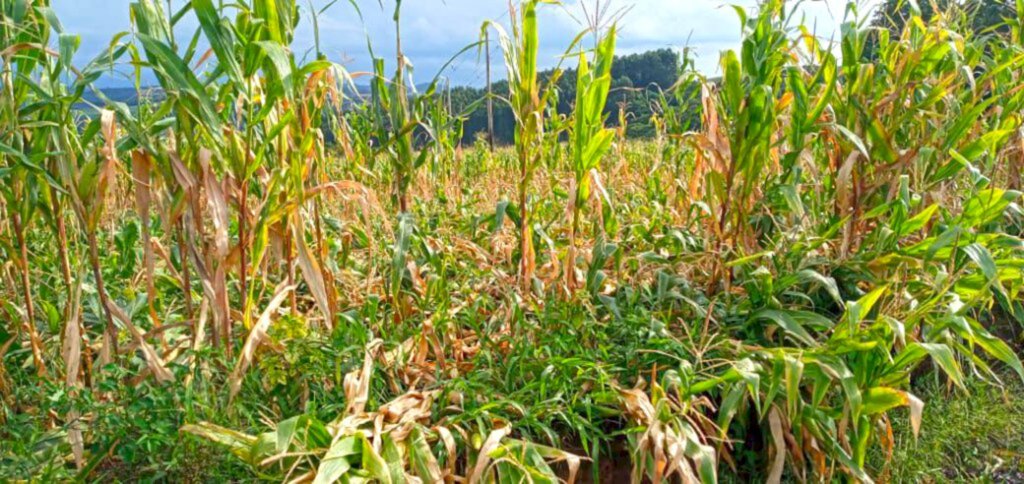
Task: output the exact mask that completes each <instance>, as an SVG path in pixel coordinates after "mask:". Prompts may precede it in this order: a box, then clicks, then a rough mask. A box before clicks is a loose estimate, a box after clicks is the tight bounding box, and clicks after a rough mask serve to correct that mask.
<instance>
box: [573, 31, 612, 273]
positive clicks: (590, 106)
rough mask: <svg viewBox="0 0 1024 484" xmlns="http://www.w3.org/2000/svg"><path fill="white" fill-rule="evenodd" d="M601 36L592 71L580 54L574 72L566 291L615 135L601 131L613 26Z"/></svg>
mask: <svg viewBox="0 0 1024 484" xmlns="http://www.w3.org/2000/svg"><path fill="white" fill-rule="evenodd" d="M603 35H604V37H603V38H601V39H600V40H598V42H597V46H596V49H595V51H594V60H593V64H594V67H593V68H591V67H590V64H591V61H589V60H587V56H586V54H585V53H582V52H581V53H580V55H579V65H578V67H577V69H576V105H575V112H574V113H573V127H572V170H573V176H574V177H575V183H574V186H575V188H576V189H575V192H574V193H573V194H572V200H571V202H570V206H571V210H570V212H571V213H572V225H571V226H570V227H569V249H568V252H567V253H566V259H565V262H566V264H565V275H566V279H565V281H566V286H567V287H568V289H569V291H573V290H574V289H575V288H576V236H577V233H578V232H579V228H580V210H581V208H582V207H583V206H584V205H585V204H586V203H587V200H588V199H589V198H590V194H591V185H592V183H597V184H599V185H600V183H601V180H600V178H599V177H600V175H599V173H598V171H597V169H598V167H599V166H600V164H601V159H602V157H604V155H605V154H606V153H607V152H608V150H609V149H611V146H612V142H613V141H614V140H615V131H614V130H611V129H608V128H605V127H604V121H605V112H604V108H605V103H606V102H607V100H608V91H609V90H610V89H611V83H612V76H611V71H612V61H613V60H614V58H615V26H614V25H613V26H612V27H611V28H610V29H608V31H607V32H606V33H604V34H603Z"/></svg>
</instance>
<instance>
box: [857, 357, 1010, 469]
mask: <svg viewBox="0 0 1024 484" xmlns="http://www.w3.org/2000/svg"><path fill="white" fill-rule="evenodd" d="M1005 381H1006V385H1005V388H999V387H994V386H992V385H990V384H987V383H985V382H980V381H977V380H972V381H971V383H970V384H969V385H968V387H967V388H968V391H969V393H966V394H965V393H963V392H959V391H956V392H950V391H949V390H948V389H947V388H946V385H945V384H944V383H942V382H939V381H936V380H935V379H934V378H922V381H921V382H919V384H918V385H917V387H918V389H917V390H916V391H917V393H918V394H920V395H922V398H925V399H926V400H927V401H928V405H926V406H925V410H924V416H923V418H922V422H923V425H924V427H923V430H922V431H921V435H920V436H919V438H918V439H916V440H915V439H914V438H913V434H912V433H911V432H910V425H909V421H908V419H907V417H906V415H904V414H899V415H896V416H895V418H894V419H893V425H894V427H895V428H896V432H895V447H894V449H893V455H892V462H891V464H890V466H889V468H888V470H887V471H885V472H887V475H888V476H889V478H890V480H891V482H1017V481H1020V480H1022V479H1024V385H1022V384H1021V382H1020V381H1019V379H1017V378H1010V377H1009V376H1007V377H1006V379H1005ZM884 460H885V459H884V456H883V455H881V453H876V454H875V455H873V456H872V461H873V463H874V465H875V466H876V467H878V468H882V467H883V466H884V464H883V462H884Z"/></svg>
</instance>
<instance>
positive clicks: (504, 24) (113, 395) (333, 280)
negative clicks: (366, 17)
mask: <svg viewBox="0 0 1024 484" xmlns="http://www.w3.org/2000/svg"><path fill="white" fill-rule="evenodd" d="M919 1H921V2H923V1H924V0H919ZM332 3H333V2H332ZM342 3H344V2H342ZM552 3H555V2H552V1H548V0H523V1H522V2H516V3H512V4H510V5H509V13H508V15H507V16H506V17H504V18H503V19H493V20H488V19H480V39H469V41H470V42H471V43H470V44H469V45H468V46H467V47H466V49H465V50H464V51H463V52H461V53H458V54H457V55H462V56H470V57H472V56H474V55H478V54H480V52H481V51H482V49H484V48H486V43H487V42H491V43H493V44H495V45H496V46H498V47H499V48H500V52H501V53H502V55H501V56H500V57H499V58H497V59H496V66H497V68H498V69H501V70H503V71H504V76H505V79H507V81H508V84H507V86H508V88H507V91H495V92H494V93H493V96H492V99H491V101H493V102H495V103H503V104H505V105H507V106H509V107H510V108H511V111H512V113H513V115H514V122H515V142H514V143H513V144H512V145H510V146H504V147H498V148H497V149H495V150H493V151H492V150H490V149H489V148H488V146H487V145H486V143H484V142H482V141H481V142H479V143H477V144H475V145H472V146H468V145H466V146H463V145H462V144H461V142H460V140H461V139H462V133H461V129H462V120H463V119H464V118H465V116H466V114H467V113H465V112H457V111H455V110H453V109H452V108H451V107H450V102H448V100H446V96H445V89H444V88H443V86H442V84H441V81H440V79H441V77H440V76H438V77H436V78H434V79H433V80H432V81H431V82H430V83H429V84H426V85H425V86H427V87H426V88H422V86H424V84H417V83H416V82H415V80H414V78H413V69H412V61H414V60H415V59H412V60H410V59H408V58H406V56H405V54H404V51H403V48H402V35H401V25H402V22H403V21H404V20H406V19H404V18H403V17H402V11H401V8H402V2H401V1H400V0H398V1H387V2H383V3H382V4H379V5H378V3H377V2H359V3H358V4H357V3H355V2H354V0H353V3H352V4H351V5H340V6H338V7H336V8H339V9H340V8H342V7H344V8H348V9H349V10H347V12H350V13H351V15H352V16H353V17H356V16H358V15H361V14H359V9H360V8H362V9H370V8H385V9H388V12H389V15H390V14H391V13H392V12H393V21H394V27H395V28H394V33H395V36H394V42H395V46H394V47H395V49H394V51H395V52H397V56H396V57H395V58H394V59H390V58H389V59H384V58H379V57H376V54H374V53H373V52H372V47H371V53H370V55H371V56H372V57H373V59H374V61H373V70H372V71H370V72H353V71H350V70H348V69H347V68H346V67H344V66H343V65H342V64H340V63H338V62H335V61H332V60H330V59H329V58H328V57H327V56H326V55H325V54H323V53H322V52H320V50H319V43H318V47H317V49H316V50H315V51H314V52H313V53H312V54H310V55H302V53H301V52H299V53H296V52H295V50H293V42H294V40H295V33H296V28H297V26H298V25H299V23H300V22H309V21H312V22H314V23H315V22H316V20H317V16H318V15H320V14H322V13H323V11H324V10H320V9H317V8H314V6H313V4H312V3H309V4H306V3H303V2H297V1H296V0H238V1H236V2H230V3H229V2H221V1H214V0H191V1H190V2H172V1H167V2H161V1H159V0H138V1H134V2H132V3H131V6H130V10H131V12H130V13H131V29H130V31H128V32H124V33H119V34H114V33H112V34H111V40H110V42H109V45H108V46H107V47H106V49H105V50H104V51H103V52H102V53H100V54H99V55H97V56H96V57H95V58H94V59H93V60H91V61H89V62H87V63H84V64H76V63H75V62H73V58H74V57H75V53H76V52H77V51H78V49H79V48H80V44H81V39H80V38H79V37H78V36H77V35H76V34H75V33H73V32H67V31H65V30H64V27H63V26H62V24H61V21H60V19H59V18H58V16H57V15H56V14H55V13H54V10H53V9H51V6H50V0H0V10H2V14H3V17H2V22H0V81H2V90H3V95H2V96H0V193H2V195H3V196H2V198H0V480H4V481H7V480H11V481H15V482H36V481H39V482H53V481H70V480H84V481H89V482H93V481H99V480H111V479H112V480H115V481H137V480H147V481H149V480H155V481H186V482H189V481H222V480H225V481H226V480H268V481H279V482H309V481H311V482H315V483H331V482H385V483H398V482H445V483H468V484H476V483H485V482H500V483H506V482H538V483H547V482H569V483H572V482H577V481H580V482H598V481H600V482H625V481H631V482H636V483H640V482H653V483H659V482H663V481H668V482H686V483H689V482H718V481H719V480H723V481H726V482H733V481H739V482H743V481H767V482H770V483H778V482H782V481H787V482H791V481H799V482H805V481H818V482H823V481H853V482H875V481H879V482H888V481H890V480H893V477H892V476H891V474H890V468H891V466H892V465H894V464H895V463H894V458H893V455H894V448H895V447H896V446H897V445H898V444H899V442H898V439H897V437H895V436H897V435H903V434H902V433H901V428H903V427H907V426H909V432H910V434H911V435H912V436H913V437H914V438H917V436H918V435H919V434H925V433H927V432H929V431H930V430H931V429H932V427H930V426H929V421H928V419H926V418H923V415H924V410H925V408H926V407H927V406H928V405H929V398H938V399H942V398H947V397H948V396H950V395H957V394H963V393H965V392H968V386H969V384H971V383H973V382H978V381H980V382H983V383H984V384H985V385H988V386H992V387H995V388H1004V387H1006V385H1008V384H1009V383H1010V381H1012V380H1024V366H1022V364H1021V360H1020V355H1021V354H1022V348H1024V338H1022V336H1021V334H1022V330H1024V296H1022V289H1024V239H1022V236H1024V210H1022V208H1021V202H1022V192H1021V190H1024V183H1022V178H1021V173H1022V172H1024V125H1022V123H1024V88H1022V86H1024V0H1015V3H1014V2H1013V1H1011V2H1009V3H1008V4H1007V9H1006V11H1007V12H1009V13H1008V14H1007V15H1006V16H1005V17H1004V18H1003V19H1002V23H1001V24H1000V25H999V28H998V29H991V30H982V31H977V30H976V29H972V27H971V26H972V14H971V12H970V10H969V9H965V8H961V7H960V5H959V4H958V3H956V2H953V3H951V4H950V5H949V6H947V7H946V8H944V9H941V10H939V11H938V12H937V13H935V14H934V15H931V16H930V17H925V16H923V15H922V14H921V11H920V9H919V7H918V5H917V4H915V3H914V2H913V1H910V2H908V4H910V5H911V7H912V8H910V16H909V18H908V19H907V21H906V22H905V25H903V26H902V27H901V28H900V29H899V30H897V31H890V30H885V29H878V28H875V27H873V26H872V25H870V24H869V22H868V17H867V13H866V12H864V11H861V7H860V6H859V5H858V4H857V3H856V2H851V3H849V4H848V5H847V6H846V9H845V12H836V14H837V15H839V16H841V17H842V18H843V19H845V20H843V24H842V28H841V30H840V31H838V32H837V33H836V36H835V38H832V39H824V38H821V37H819V36H817V35H815V33H814V30H813V27H812V26H809V25H806V24H805V23H804V22H803V21H802V20H801V17H800V15H799V14H798V2H793V1H790V2H787V1H785V0H763V1H761V2H760V3H759V5H758V6H757V7H756V8H754V9H752V10H746V9H742V8H737V18H738V24H739V26H740V28H741V31H742V42H741V44H740V46H739V47H738V48H737V49H735V50H726V51H724V52H722V53H721V57H720V64H719V65H720V69H719V73H718V74H715V75H714V76H712V75H710V74H707V73H702V72H699V71H697V70H696V69H695V68H694V64H693V62H691V60H690V59H689V58H685V57H684V62H683V68H682V69H681V70H680V72H679V73H678V75H679V77H678V81H677V82H676V84H675V85H673V86H671V87H667V88H666V89H664V90H663V91H662V92H661V94H660V97H659V98H658V99H655V100H652V106H653V110H654V116H653V119H652V122H653V124H654V125H655V126H656V128H657V129H656V135H655V136H654V138H652V139H644V140H636V139H627V138H626V136H625V134H624V133H625V125H626V124H627V123H628V119H627V116H625V115H624V114H623V115H621V116H619V118H618V122H617V123H614V122H613V121H615V120H614V119H609V118H610V117H609V116H608V114H607V113H608V112H609V111H610V110H613V109H614V107H612V106H609V105H608V104H607V103H606V100H607V99H608V96H609V91H610V89H611V84H612V79H611V74H610V72H611V69H612V65H613V63H614V59H615V55H616V39H617V37H618V34H619V28H620V27H621V26H620V25H618V24H617V22H618V21H620V20H621V16H618V15H616V14H615V12H613V11H611V10H609V9H607V8H601V7H600V5H601V4H600V3H598V4H597V6H595V8H593V9H591V10H590V11H588V15H589V16H588V18H587V22H585V23H586V24H587V25H585V26H584V27H581V29H580V32H579V35H578V36H577V37H576V38H575V39H574V40H573V41H572V42H571V43H570V44H569V45H555V46H552V47H556V48H557V49H558V50H559V51H561V52H564V55H563V56H561V57H560V58H559V59H558V62H559V67H558V68H556V69H555V71H554V74H553V75H550V76H548V75H541V72H540V68H539V64H540V63H542V62H543V60H539V55H540V54H539V52H540V51H541V46H542V42H547V40H546V39H545V37H544V35H543V32H544V29H545V25H544V24H543V19H544V17H543V15H538V12H539V11H543V10H544V9H554V8H559V7H558V6H556V5H552ZM183 18H194V19H195V20H196V24H197V25H198V29H196V31H195V32H189V33H188V35H187V36H185V35H182V34H181V29H180V28H178V27H179V22H181V21H182V19H183ZM452 54H456V53H452ZM116 69H120V70H124V69H128V70H129V71H130V76H131V77H132V78H134V79H135V89H136V90H137V91H138V94H139V96H138V102H137V103H135V104H128V103H125V102H120V101H116V100H111V99H108V98H107V97H106V96H105V94H104V93H103V91H102V90H100V89H99V88H98V87H97V82H98V81H99V80H100V79H101V77H103V76H104V75H106V74H107V73H109V72H111V71H112V70H116ZM418 74H420V73H418ZM563 74H566V75H568V74H571V75H572V76H573V78H574V79H575V85H576V91H575V93H574V96H575V97H574V100H573V102H572V106H573V109H571V110H569V111H564V110H563V112H560V111H559V109H558V107H557V106H558V100H559V96H560V95H565V93H560V92H559V90H558V89H557V84H558V82H557V81H558V79H559V77H560V76H561V75H563ZM719 74H720V75H719ZM150 76H151V77H152V78H153V79H155V80H156V84H155V85H146V84H145V83H144V82H143V79H146V78H149V77H150ZM364 83H365V84H368V85H369V87H370V94H369V95H368V96H362V95H360V94H359V92H358V89H355V86H356V85H357V84H360V85H362V84H364ZM91 96H95V97H96V98H98V99H99V100H100V101H99V102H95V101H93V100H92V99H94V98H93V97H91ZM485 101H486V100H484V99H481V100H480V102H479V103H477V104H476V105H474V106H473V108H474V109H477V108H478V109H483V104H484V102H485ZM921 381H937V382H939V383H940V385H939V386H940V387H941V388H943V389H944V392H939V393H938V394H933V395H930V396H926V395H919V394H917V393H915V392H916V390H915V389H916V388H919V382H921ZM926 397H928V398H926ZM1008 398H1014V397H1008ZM1017 424H1018V427H1017V432H1024V426H1020V425H1021V422H1017ZM1017 465H1018V466H1024V461H1022V460H1021V459H1018V464H1017Z"/></svg>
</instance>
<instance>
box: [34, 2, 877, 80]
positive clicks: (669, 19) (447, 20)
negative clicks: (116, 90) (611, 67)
mask: <svg viewBox="0 0 1024 484" xmlns="http://www.w3.org/2000/svg"><path fill="white" fill-rule="evenodd" d="M161 1H164V0H161ZM171 1H172V2H173V3H172V5H174V6H175V8H178V7H180V6H181V5H182V4H184V0H171ZM393 1H394V0H384V10H381V8H380V7H379V6H378V3H377V1H376V0H359V5H360V8H361V10H362V14H363V18H362V20H360V18H359V16H358V15H357V14H356V11H355V9H353V8H352V7H351V5H350V4H349V3H348V2H347V1H345V0H341V1H338V2H337V3H335V4H334V5H333V6H332V7H331V8H330V9H329V10H327V11H326V12H325V13H324V14H323V15H322V16H321V17H320V38H321V45H322V47H323V50H324V51H325V53H327V55H328V57H329V58H330V59H331V60H332V61H335V62H338V63H341V64H343V65H345V66H346V68H347V69H349V70H350V71H353V72H356V71H363V70H367V69H368V68H369V66H370V64H369V54H368V52H367V48H366V45H367V37H369V38H370V40H371V42H372V43H373V46H374V49H375V51H376V53H377V54H378V55H383V56H385V57H387V58H389V59H390V58H392V57H393V52H394V47H393V44H394V24H393V23H392V22H391V9H392V8H393ZM580 1H581V0H566V1H564V2H563V5H561V6H552V5H546V6H543V7H542V10H541V12H542V13H541V17H540V26H541V35H542V38H541V46H542V52H541V57H540V62H541V63H542V64H544V66H545V67H550V66H553V65H555V64H556V63H557V62H558V57H559V55H560V54H561V53H562V52H564V50H565V48H566V47H567V46H568V44H569V42H570V41H571V39H572V38H573V37H575V35H576V33H578V32H579V31H580V30H582V28H583V27H582V25H581V24H580V23H579V22H578V21H577V20H576V18H582V16H581V13H582V10H581V6H580ZM585 1H586V2H587V4H588V5H592V4H593V1H594V0H585ZM859 1H860V2H861V3H862V6H861V10H862V13H863V12H865V11H868V10H869V9H870V7H871V6H872V5H874V4H875V3H877V1H878V0H859ZM129 3H130V0H52V6H53V8H54V10H56V12H57V14H58V15H59V17H60V19H61V22H62V23H63V24H64V28H65V30H66V31H69V32H73V33H77V34H79V35H81V37H82V48H81V49H80V51H79V56H78V57H77V58H76V62H78V63H84V62H86V61H87V60H88V59H89V58H91V57H93V56H95V55H96V54H97V53H98V52H100V51H101V50H102V49H103V48H104V47H105V46H106V45H107V44H108V43H109V42H110V39H111V37H112V36H113V35H114V34H115V33H117V32H121V31H126V30H128V29H129V27H130V26H129V16H128V4H129ZM327 3H329V0H312V4H313V6H314V7H315V8H316V9H318V10H319V9H320V8H321V7H323V6H324V5H326V4H327ZM604 3H608V4H609V7H608V8H609V10H610V11H617V10H619V9H628V11H627V12H626V13H625V16H624V18H623V20H622V22H621V32H620V40H619V49H618V50H619V53H633V52H642V51H645V50H649V49H656V48H662V47H669V48H675V49H679V48H682V47H684V46H686V45H689V46H690V47H691V48H692V49H693V50H694V52H695V53H696V55H697V62H698V64H697V65H698V67H699V68H700V69H701V70H702V71H704V72H705V73H708V74H714V73H715V72H716V71H717V63H718V57H719V53H720V52H721V51H722V50H725V49H730V48H736V47H737V45H738V40H739V33H740V26H739V20H738V18H737V15H736V12H735V11H734V10H733V9H732V8H731V7H730V5H732V4H735V5H739V6H741V7H743V8H751V7H753V6H754V5H755V4H756V0H732V1H729V0H604ZM790 3H791V4H795V2H790ZM845 4H846V0H806V1H805V2H803V3H802V4H801V6H800V12H801V13H802V14H803V15H805V16H806V19H807V23H808V25H811V26H815V27H816V30H817V33H818V35H819V36H821V37H824V38H825V39H829V38H832V36H833V34H834V33H835V32H836V31H837V29H838V26H839V24H840V23H841V22H842V19H843V14H844V11H845ZM300 5H301V6H303V19H302V24H301V26H300V28H299V31H298V32H297V34H296V39H295V43H294V44H293V49H295V51H296V53H298V54H299V55H302V54H303V53H304V52H306V51H308V49H310V48H311V47H312V46H313V29H312V26H311V22H310V20H309V17H310V16H309V15H308V11H309V7H308V5H309V0H300ZM507 10H508V2H507V0H405V2H404V5H403V12H402V34H403V35H402V36H403V48H404V50H405V53H406V56H407V57H408V58H409V59H410V60H411V61H412V63H413V64H414V66H415V73H416V79H417V81H428V80H430V79H431V78H433V76H434V74H436V73H437V71H438V69H440V68H441V66H442V65H444V63H445V62H446V61H447V60H448V59H449V58H450V57H451V56H452V55H453V54H455V53H456V52H458V51H459V50H460V49H462V48H463V47H465V46H466V45H468V44H470V43H472V42H474V41H476V40H477V38H478V36H479V33H480V25H481V23H482V22H483V21H484V20H486V19H494V20H500V21H502V22H503V23H504V22H507V20H508V15H507ZM196 25H197V24H196V22H195V21H194V19H186V20H185V21H183V22H182V23H181V25H180V28H179V33H180V35H185V36H189V35H191V33H192V32H193V31H194V29H195V28H196ZM495 55H496V54H495ZM494 60H496V61H498V63H497V64H496V65H495V66H494V67H493V69H494V75H495V77H501V72H500V71H501V70H502V68H503V67H502V65H501V64H500V59H499V58H495V59H494ZM446 76H448V77H449V78H451V80H452V83H453V84H471V85H480V84H482V83H483V82H484V81H483V80H484V68H483V63H482V62H480V61H478V59H477V56H476V54H475V53H468V54H464V55H463V56H462V57H460V58H459V59H458V60H457V61H456V62H455V63H454V64H453V65H452V67H451V68H450V70H449V71H447V72H446ZM106 82H107V83H108V84H122V83H123V82H118V81H111V80H108V81H106Z"/></svg>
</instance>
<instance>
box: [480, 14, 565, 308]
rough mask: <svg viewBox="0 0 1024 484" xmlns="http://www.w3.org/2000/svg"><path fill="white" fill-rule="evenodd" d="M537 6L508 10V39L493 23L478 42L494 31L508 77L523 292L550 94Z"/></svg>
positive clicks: (530, 262)
mask: <svg viewBox="0 0 1024 484" xmlns="http://www.w3.org/2000/svg"><path fill="white" fill-rule="evenodd" d="M539 3H541V2H540V1H539V0H528V1H526V2H523V3H522V5H520V8H519V11H518V12H517V11H516V10H515V8H514V7H510V12H509V14H510V18H511V19H512V32H511V36H510V35H509V33H508V32H506V31H505V29H504V28H503V27H501V25H499V24H497V23H494V22H486V23H484V25H483V27H482V28H483V30H484V32H482V33H481V38H484V36H485V34H486V31H487V29H489V28H493V29H494V30H496V31H497V33H498V39H499V43H500V45H501V49H502V51H503V52H504V58H505V69H506V71H507V73H508V85H509V96H508V103H509V105H510V106H511V107H512V113H513V115H514V116H515V122H516V129H515V152H516V156H517V159H518V163H519V180H518V183H519V194H518V198H517V203H518V204H519V207H518V208H519V220H518V224H519V283H520V285H521V287H522V288H523V289H524V290H525V289H528V288H529V287H530V285H531V284H532V279H533V273H534V270H535V268H536V256H535V253H534V249H533V229H532V227H531V223H532V221H531V217H530V209H529V187H530V181H531V180H532V179H533V173H534V170H535V169H536V167H537V165H538V164H539V163H540V159H541V153H542V152H541V147H542V145H543V141H544V109H545V107H546V106H547V105H548V101H549V98H550V96H552V93H553V90H551V89H543V88H542V86H541V82H540V81H539V79H538V77H537V73H538V69H537V52H538V49H539V47H540V36H539V33H538V28H537V6H538V4H539Z"/></svg>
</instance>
